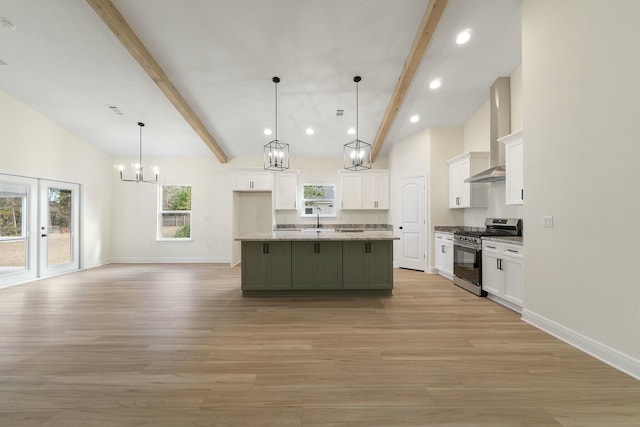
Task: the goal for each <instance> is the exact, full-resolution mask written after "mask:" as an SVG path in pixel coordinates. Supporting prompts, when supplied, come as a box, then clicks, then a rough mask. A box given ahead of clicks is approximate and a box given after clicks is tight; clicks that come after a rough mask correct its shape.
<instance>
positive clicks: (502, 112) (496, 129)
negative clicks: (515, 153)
mask: <svg viewBox="0 0 640 427" xmlns="http://www.w3.org/2000/svg"><path fill="white" fill-rule="evenodd" d="M489 107H490V112H489V138H490V145H489V147H490V156H489V166H490V167H489V169H487V170H485V171H482V172H480V173H478V174H476V175H473V176H472V177H469V178H467V179H465V180H464V182H471V183H474V182H495V181H501V180H504V179H505V176H506V168H505V160H504V159H505V157H504V144H501V143H500V142H498V139H500V138H502V137H503V136H507V135H509V134H510V133H511V84H510V78H509V77H498V78H497V79H496V81H495V82H494V83H493V84H492V85H491V88H490V89H489Z"/></svg>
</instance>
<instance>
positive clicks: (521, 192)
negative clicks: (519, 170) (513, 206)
mask: <svg viewBox="0 0 640 427" xmlns="http://www.w3.org/2000/svg"><path fill="white" fill-rule="evenodd" d="M520 200H524V189H522V190H520Z"/></svg>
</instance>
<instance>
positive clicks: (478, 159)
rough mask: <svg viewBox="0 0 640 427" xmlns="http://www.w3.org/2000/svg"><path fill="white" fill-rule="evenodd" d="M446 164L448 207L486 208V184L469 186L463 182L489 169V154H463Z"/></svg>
mask: <svg viewBox="0 0 640 427" xmlns="http://www.w3.org/2000/svg"><path fill="white" fill-rule="evenodd" d="M447 163H448V164H449V207H450V208H485V207H487V206H488V203H487V202H488V198H489V197H488V196H489V188H488V184H487V183H475V184H470V183H467V182H464V180H465V179H467V178H469V177H470V176H473V175H475V174H477V173H480V172H482V171H484V170H486V169H488V168H489V153H488V152H477V151H474V152H469V153H464V154H462V155H460V156H458V157H454V158H453V159H451V160H449V161H447Z"/></svg>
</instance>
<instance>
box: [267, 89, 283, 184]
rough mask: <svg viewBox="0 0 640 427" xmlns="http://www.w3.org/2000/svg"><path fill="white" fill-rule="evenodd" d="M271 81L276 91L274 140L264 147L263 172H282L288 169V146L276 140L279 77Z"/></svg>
mask: <svg viewBox="0 0 640 427" xmlns="http://www.w3.org/2000/svg"><path fill="white" fill-rule="evenodd" d="M271 81H272V82H273V83H275V89H276V102H275V106H276V107H275V111H276V123H275V132H274V133H275V139H273V140H272V141H269V142H268V143H267V144H265V146H264V168H265V170H275V171H283V170H285V169H289V144H287V143H286V142H282V141H279V140H278V83H280V77H274V78H272V79H271Z"/></svg>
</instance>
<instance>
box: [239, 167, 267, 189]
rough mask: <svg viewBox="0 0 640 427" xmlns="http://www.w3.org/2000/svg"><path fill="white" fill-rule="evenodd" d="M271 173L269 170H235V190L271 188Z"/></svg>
mask: <svg viewBox="0 0 640 427" xmlns="http://www.w3.org/2000/svg"><path fill="white" fill-rule="evenodd" d="M272 183H273V175H271V173H270V172H237V173H236V174H235V184H234V189H235V190H243V191H251V190H271V189H272V188H273V185H272Z"/></svg>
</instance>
